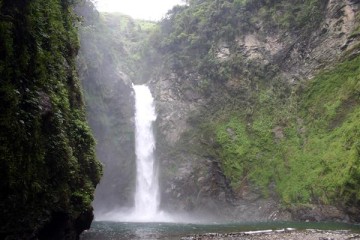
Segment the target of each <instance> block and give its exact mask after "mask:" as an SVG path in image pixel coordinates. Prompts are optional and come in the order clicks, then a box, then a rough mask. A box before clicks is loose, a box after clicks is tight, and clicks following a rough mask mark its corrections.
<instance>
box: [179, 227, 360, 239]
mask: <svg viewBox="0 0 360 240" xmlns="http://www.w3.org/2000/svg"><path fill="white" fill-rule="evenodd" d="M243 239H244V240H245V239H246V240H280V239H289V240H290V239H291V240H350V239H351V240H360V233H354V232H351V231H348V230H338V231H324V230H315V229H307V230H301V231H300V230H295V229H289V228H288V229H282V230H275V231H273V230H264V231H250V232H237V233H207V234H197V235H193V236H188V237H183V238H181V240H243Z"/></svg>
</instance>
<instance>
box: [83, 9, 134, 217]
mask: <svg viewBox="0 0 360 240" xmlns="http://www.w3.org/2000/svg"><path fill="white" fill-rule="evenodd" d="M91 11H93V12H92V13H91V14H89V12H91ZM79 12H80V13H83V14H82V15H83V16H84V18H85V22H84V23H83V25H84V26H83V27H82V28H81V29H80V39H81V48H80V54H79V58H78V66H79V72H80V79H81V81H82V84H83V86H84V92H85V103H86V106H87V118H88V120H89V124H90V127H91V128H92V130H93V132H94V136H95V139H96V141H97V146H96V153H97V157H98V158H99V160H100V161H101V162H102V163H103V165H104V175H103V177H102V179H101V182H100V184H99V186H98V187H97V189H96V192H95V200H94V202H93V206H94V209H95V216H96V214H97V213H99V214H100V213H102V212H107V211H110V210H113V209H116V208H118V207H120V206H121V207H129V206H131V205H132V204H133V189H134V186H135V149H134V119H133V118H134V96H133V89H132V81H131V80H130V77H129V76H128V75H127V74H126V73H125V72H124V71H125V70H126V69H125V70H124V67H123V66H119V62H121V61H123V59H122V58H126V57H127V56H126V54H125V53H124V52H123V51H125V50H123V49H122V42H121V41H122V40H121V39H118V38H117V37H115V36H113V35H112V34H113V32H112V31H114V32H115V33H116V34H118V33H117V32H116V31H115V30H114V29H113V28H111V27H110V26H109V23H105V22H103V20H100V18H99V13H98V12H97V11H96V9H94V6H93V5H92V4H90V5H88V6H87V5H85V6H81V7H80V9H79ZM84 12H85V13H88V15H85V14H84ZM115 22H116V21H115ZM104 36H107V37H106V38H105V39H106V40H104V38H103V37H104ZM119 48H120V50H121V51H119ZM114 52H118V54H113V53H114ZM94 53H96V54H97V55H95V56H94Z"/></svg>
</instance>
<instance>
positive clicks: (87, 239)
mask: <svg viewBox="0 0 360 240" xmlns="http://www.w3.org/2000/svg"><path fill="white" fill-rule="evenodd" d="M282 229H296V230H299V231H301V230H306V229H318V230H329V231H334V230H347V231H350V232H353V233H357V234H360V225H351V224H345V223H333V222H324V223H308V222H262V223H228V224H185V223H125V222H105V221H104V222H96V221H95V222H93V224H92V226H91V228H90V230H88V231H86V232H84V233H83V234H82V235H81V237H80V239H81V240H129V239H138V240H140V239H141V240H152V239H163V240H165V239H166V240H175V239H177V240H178V239H181V238H182V237H186V236H189V235H192V234H204V233H232V232H248V231H262V230H282Z"/></svg>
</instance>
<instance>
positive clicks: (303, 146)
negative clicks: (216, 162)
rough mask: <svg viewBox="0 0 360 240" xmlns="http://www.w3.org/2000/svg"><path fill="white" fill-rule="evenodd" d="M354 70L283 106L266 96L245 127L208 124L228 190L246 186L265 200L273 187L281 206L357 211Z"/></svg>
mask: <svg viewBox="0 0 360 240" xmlns="http://www.w3.org/2000/svg"><path fill="white" fill-rule="evenodd" d="M359 66H360V57H357V58H355V59H352V60H347V61H345V62H343V63H340V64H338V65H337V66H336V67H334V68H333V69H331V70H328V71H324V72H322V73H320V74H318V75H317V76H316V77H315V78H314V79H313V80H312V81H311V82H310V83H309V84H308V86H306V87H305V89H304V90H302V91H299V92H298V93H297V94H294V95H293V96H291V97H289V99H288V100H287V102H286V103H285V104H281V103H280V102H279V97H278V96H276V94H275V93H274V92H269V91H265V90H264V91H263V92H262V93H261V94H259V99H258V103H259V104H258V107H257V108H256V109H255V110H254V113H253V115H252V116H251V119H249V118H248V117H246V115H245V114H240V115H239V114H237V115H235V116H229V117H225V118H222V119H221V120H219V121H216V122H213V123H212V124H213V125H214V128H215V129H216V130H215V132H214V134H215V136H216V144H215V145H216V146H218V157H220V159H222V165H223V169H224V173H225V174H226V175H227V176H228V177H229V179H230V180H231V184H232V186H233V187H234V188H235V189H238V191H241V188H242V187H243V186H244V185H246V184H247V181H250V182H251V183H253V184H254V185H255V186H257V187H259V188H260V189H262V190H263V193H264V194H265V195H266V194H267V193H268V192H267V191H268V187H269V185H270V184H271V183H272V182H275V183H276V190H277V192H278V193H279V195H280V196H281V198H282V200H283V201H284V203H288V204H290V203H314V202H315V203H322V204H334V203H337V204H339V203H341V204H351V205H353V204H355V205H356V204H359V201H360V193H359V191H358V189H359V187H360V171H359V164H360V148H359V146H360V140H359V139H360V138H359V136H360V122H359V117H360V107H359V102H360V67H359ZM234 114H236V113H235V112H234ZM209 129H211V128H207V130H209Z"/></svg>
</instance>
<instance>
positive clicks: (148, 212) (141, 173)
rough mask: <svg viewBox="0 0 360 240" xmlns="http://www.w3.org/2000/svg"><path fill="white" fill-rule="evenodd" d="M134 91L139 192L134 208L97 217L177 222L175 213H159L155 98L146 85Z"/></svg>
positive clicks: (106, 219) (136, 192)
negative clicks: (154, 126) (173, 214)
mask: <svg viewBox="0 0 360 240" xmlns="http://www.w3.org/2000/svg"><path fill="white" fill-rule="evenodd" d="M133 88H134V91H135V153H136V189H135V204H134V208H131V209H128V208H119V209H113V210H111V211H110V212H103V213H100V214H97V215H96V220H97V221H116V222H175V221H178V220H177V219H175V218H174V217H173V216H172V214H171V215H170V214H169V213H167V212H164V211H160V210H159V205H160V194H159V180H158V165H157V163H156V159H155V156H154V151H155V137H154V133H153V127H152V125H153V123H154V121H155V120H156V112H155V105H154V99H153V97H152V95H151V92H150V90H149V88H148V87H147V86H146V85H133Z"/></svg>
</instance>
